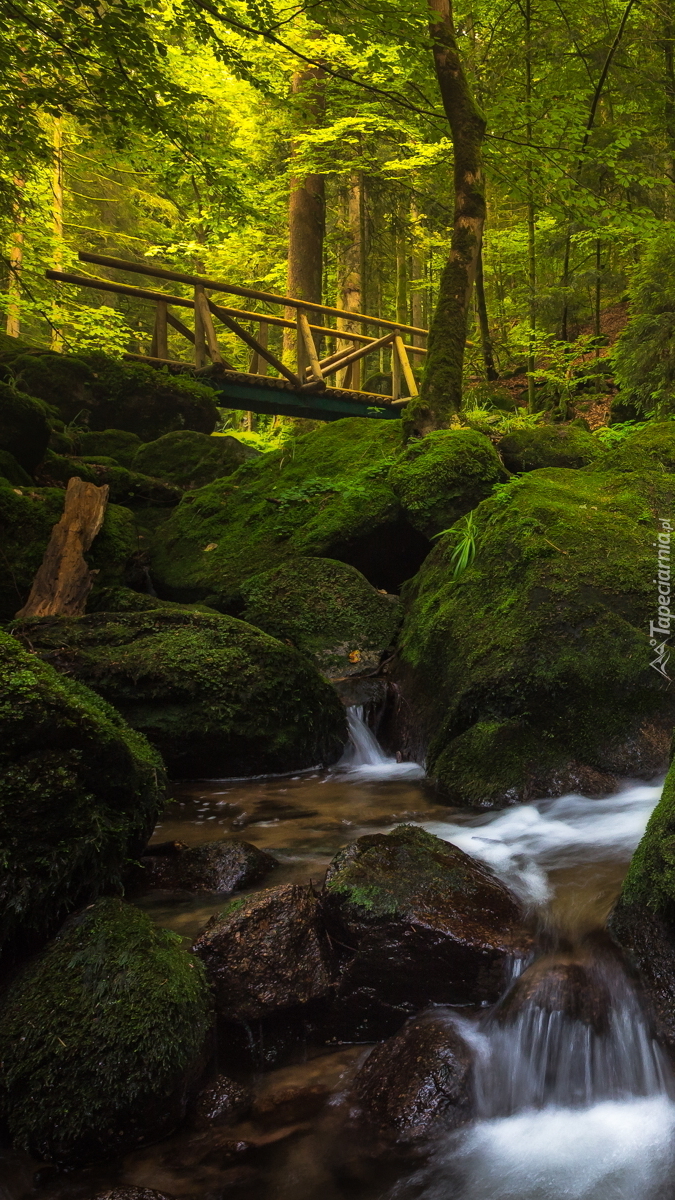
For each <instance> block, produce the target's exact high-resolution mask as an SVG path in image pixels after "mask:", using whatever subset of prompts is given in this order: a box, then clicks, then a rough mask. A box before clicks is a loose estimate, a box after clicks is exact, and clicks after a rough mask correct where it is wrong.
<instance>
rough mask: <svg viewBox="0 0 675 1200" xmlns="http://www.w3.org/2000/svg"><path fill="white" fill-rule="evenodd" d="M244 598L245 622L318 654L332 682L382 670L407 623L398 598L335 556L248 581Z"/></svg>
mask: <svg viewBox="0 0 675 1200" xmlns="http://www.w3.org/2000/svg"><path fill="white" fill-rule="evenodd" d="M241 594H242V599H243V601H244V604H245V608H244V611H243V613H242V617H243V619H244V620H245V621H248V622H250V624H251V625H257V626H258V628H259V629H263V630H264V631H265V633H269V634H271V636H272V637H275V638H279V639H280V640H281V641H284V642H291V643H292V644H293V645H294V646H297V648H298V649H299V650H302V651H303V652H304V653H305V654H311V655H313V656H314V658H315V659H316V662H317V664H318V666H319V667H320V669H321V670H322V672H323V673H324V674H325V675H327V676H328V677H329V678H337V677H339V676H344V675H350V674H355V673H359V672H361V671H364V670H373V669H374V668H375V667H377V665H378V663H379V662H380V659H381V657H382V654H383V652H384V651H385V650H386V649H387V648H388V647H389V646H391V645H392V643H393V641H394V638H395V636H396V631H397V629H398V626H399V624H400V620H401V610H400V604H399V602H398V599H397V598H396V597H395V596H389V595H386V594H385V595H383V594H382V593H381V592H378V591H377V589H376V588H374V587H373V586H372V584H370V583H368V580H367V579H366V578H365V577H364V576H363V575H362V574H361V573H360V571H357V570H356V568H355V567H350V566H348V565H347V564H346V563H341V562H336V561H335V560H333V559H329V558H295V559H290V560H289V561H288V562H285V563H282V565H281V566H279V567H274V568H273V570H271V571H264V572H263V573H262V574H261V575H254V576H253V578H252V579H248V580H247V581H246V583H245V584H244V585H243V587H242V589H241Z"/></svg>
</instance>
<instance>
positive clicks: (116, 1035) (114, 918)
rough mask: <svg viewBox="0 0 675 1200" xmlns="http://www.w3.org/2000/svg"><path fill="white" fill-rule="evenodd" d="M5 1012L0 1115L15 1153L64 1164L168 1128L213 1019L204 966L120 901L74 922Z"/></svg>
mask: <svg viewBox="0 0 675 1200" xmlns="http://www.w3.org/2000/svg"><path fill="white" fill-rule="evenodd" d="M1 1014H2V1015H1V1017H0V1026H1V1028H0V1060H1V1063H2V1065H1V1066H0V1111H1V1112H2V1114H3V1116H4V1118H5V1119H6V1121H7V1122H8V1125H9V1129H10V1132H11V1135H12V1137H13V1139H14V1143H15V1145H16V1146H17V1147H20V1148H21V1149H25V1150H27V1151H29V1152H30V1153H31V1154H33V1155H34V1156H35V1157H37V1158H42V1159H44V1158H46V1159H48V1160H52V1161H56V1162H59V1163H65V1164H71V1163H73V1162H75V1163H76V1164H79V1163H80V1162H82V1161H84V1162H87V1161H91V1160H95V1159H97V1158H101V1157H102V1156H106V1157H107V1156H110V1155H111V1154H114V1153H120V1152H123V1151H124V1150H125V1149H130V1148H132V1147H134V1148H135V1147H136V1146H137V1145H138V1144H139V1142H140V1143H142V1142H143V1141H147V1140H153V1138H156V1137H157V1136H161V1134H162V1133H163V1132H164V1133H166V1132H169V1131H170V1129H171V1127H172V1123H173V1124H175V1123H176V1122H177V1120H179V1119H180V1117H181V1116H182V1112H183V1111H184V1107H185V1099H186V1096H185V1092H186V1091H187V1088H186V1087H185V1081H186V1079H187V1080H188V1081H190V1076H191V1074H192V1076H193V1077H194V1075H195V1073H196V1068H197V1067H198V1065H199V1060H200V1056H201V1054H202V1051H203V1047H204V1042H205V1039H206V1035H207V1032H208V1029H209V1026H210V1023H211V1014H210V1001H209V989H208V984H207V982H206V979H205V976H204V970H203V967H202V964H201V963H200V962H199V961H198V960H197V959H195V958H194V957H193V956H192V955H191V954H188V953H187V951H186V950H185V948H184V947H183V944H182V939H181V938H180V936H179V935H178V934H176V933H171V932H169V930H166V929H157V928H156V927H155V926H154V925H153V923H152V921H151V919H150V917H148V916H147V915H146V914H145V913H143V912H141V910H140V909H137V908H134V907H132V906H131V905H128V904H124V903H122V902H121V901H120V900H114V899H105V900H99V901H98V903H96V904H94V905H92V906H90V907H89V908H88V909H86V910H85V911H84V912H82V913H80V914H79V915H78V916H76V917H74V918H72V919H71V920H70V921H69V922H68V924H67V925H66V926H65V927H64V929H63V930H62V931H61V933H60V934H59V936H58V937H57V938H56V940H55V941H54V942H52V943H51V945H49V946H48V947H47V949H46V951H45V952H44V954H43V955H42V956H41V957H40V958H38V959H37V961H35V962H34V963H33V964H31V965H30V966H28V967H27V968H26V969H25V970H24V971H23V973H22V974H21V975H19V977H18V978H17V979H15V980H14V981H13V983H12V985H11V986H10V988H9V990H8V991H7V992H6V994H5V995H4V997H3V1001H2V1006H1ZM193 1081H194V1079H193ZM176 1092H178V1097H176V1096H175V1095H172V1093H176ZM181 1092H182V1093H183V1094H182V1096H181V1094H180V1093H181Z"/></svg>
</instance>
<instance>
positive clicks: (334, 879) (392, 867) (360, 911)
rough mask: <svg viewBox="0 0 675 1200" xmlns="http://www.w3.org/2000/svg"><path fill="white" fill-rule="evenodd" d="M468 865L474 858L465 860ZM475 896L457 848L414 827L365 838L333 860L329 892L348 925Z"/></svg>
mask: <svg viewBox="0 0 675 1200" xmlns="http://www.w3.org/2000/svg"><path fill="white" fill-rule="evenodd" d="M467 862H468V863H470V860H468V859H467ZM452 890H454V891H460V892H461V893H462V894H463V895H469V896H470V895H473V894H474V893H475V892H476V885H475V882H474V881H473V880H472V877H471V869H469V870H464V869H463V866H462V863H461V862H460V861H459V859H458V856H457V855H456V853H455V851H454V848H453V847H450V846H448V843H447V842H444V841H442V840H441V838H438V837H435V836H434V834H432V833H427V832H426V830H424V829H420V828H418V827H417V826H415V825H399V826H397V827H396V829H393V830H392V831H391V833H388V834H382V833H373V834H366V836H365V837H361V838H359V839H358V840H357V841H356V842H352V843H351V844H350V845H349V846H347V847H346V848H345V849H344V850H341V851H340V852H339V854H337V855H336V857H335V858H334V859H333V862H332V863H331V865H330V867H329V869H328V874H327V876H326V891H327V893H328V895H329V896H330V897H332V901H331V903H337V904H338V905H339V908H340V910H341V911H342V914H343V919H345V921H346V922H347V924H356V925H366V926H367V925H369V924H372V923H373V922H379V921H380V920H382V919H388V918H391V917H404V918H405V917H406V916H410V915H411V913H412V912H413V911H414V910H417V909H418V908H419V906H420V905H422V906H424V904H425V903H431V904H433V905H435V906H438V905H439V904H440V905H442V904H443V903H444V902H445V901H446V900H447V899H448V896H449V892H450V891H452Z"/></svg>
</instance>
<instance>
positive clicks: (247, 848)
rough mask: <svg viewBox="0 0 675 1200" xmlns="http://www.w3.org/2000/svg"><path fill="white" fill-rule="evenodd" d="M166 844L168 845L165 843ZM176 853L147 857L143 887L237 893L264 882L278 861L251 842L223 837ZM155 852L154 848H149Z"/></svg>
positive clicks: (141, 877) (141, 879)
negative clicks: (262, 880)
mask: <svg viewBox="0 0 675 1200" xmlns="http://www.w3.org/2000/svg"><path fill="white" fill-rule="evenodd" d="M165 844H166V843H165ZM174 845H175V846H177V847H179V848H178V849H177V850H174V851H173V852H172V853H168V854H167V853H159V854H154V853H150V854H145V855H143V858H142V859H141V867H142V870H141V871H137V872H136V878H137V879H138V881H139V884H140V886H141V887H144V888H164V889H166V890H167V891H188V892H221V893H226V892H237V891H239V890H240V889H241V888H245V887H249V886H250V885H251V884H253V883H257V882H258V880H260V879H264V877H265V875H268V874H269V872H270V871H272V870H274V868H275V867H276V866H277V865H278V864H277V860H276V859H275V858H273V857H272V855H271V854H267V853H266V852H265V851H264V850H259V849H258V848H257V846H253V845H251V843H250V842H242V841H238V840H234V839H232V838H221V839H219V840H218V841H215V842H205V843H204V845H202V846H191V847H189V848H187V847H185V848H182V847H181V846H180V843H174ZM148 849H149V850H150V851H154V846H149V847H148Z"/></svg>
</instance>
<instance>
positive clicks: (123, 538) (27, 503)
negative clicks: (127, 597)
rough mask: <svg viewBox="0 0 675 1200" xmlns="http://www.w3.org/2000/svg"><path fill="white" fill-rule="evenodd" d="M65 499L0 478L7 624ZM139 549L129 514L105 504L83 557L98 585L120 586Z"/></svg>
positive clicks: (0, 613)
mask: <svg viewBox="0 0 675 1200" xmlns="http://www.w3.org/2000/svg"><path fill="white" fill-rule="evenodd" d="M64 496H65V493H64V492H63V491H61V490H60V489H58V488H37V487H31V488H25V487H12V486H10V484H9V483H7V482H6V481H5V480H4V479H2V478H1V477H0V528H1V529H2V540H1V542H0V564H1V568H0V620H4V621H8V620H9V619H10V618H11V617H13V616H14V614H15V613H16V612H17V611H18V610H19V609H20V608H21V607H22V606H23V605H24V604H25V602H26V600H27V599H28V594H29V592H30V588H31V585H32V582H33V579H34V578H35V574H36V572H37V570H38V568H39V566H40V564H41V563H42V558H43V555H44V552H45V550H46V549H47V545H48V543H49V538H50V535H51V531H52V528H53V526H54V525H55V524H56V522H57V521H58V520H59V519H60V517H61V515H62V513H63V502H64ZM137 544H138V541H137V535H136V527H135V524H134V518H133V515H132V514H131V513H130V512H129V510H128V509H126V508H121V507H118V506H117V505H114V504H109V505H108V508H107V509H106V514H105V520H104V522H103V527H102V529H101V531H100V533H99V534H98V535H97V537H96V538H95V540H94V543H93V545H92V548H91V551H90V553H89V554H88V555H87V559H88V561H89V563H90V565H91V566H92V567H93V568H95V569H96V570H98V571H99V575H98V577H97V578H98V581H99V582H100V583H101V584H104V583H116V582H119V580H120V578H121V576H122V574H123V571H124V567H125V565H126V563H127V561H128V559H129V558H130V556H131V555H132V554H133V553H134V551H135V550H136V547H137Z"/></svg>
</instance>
